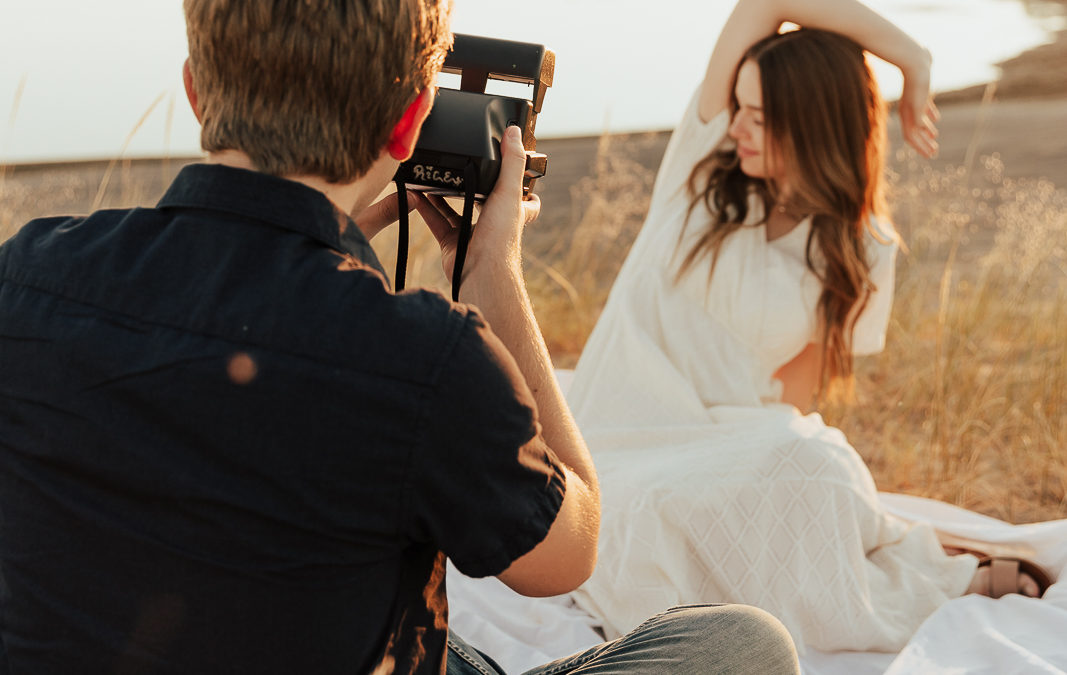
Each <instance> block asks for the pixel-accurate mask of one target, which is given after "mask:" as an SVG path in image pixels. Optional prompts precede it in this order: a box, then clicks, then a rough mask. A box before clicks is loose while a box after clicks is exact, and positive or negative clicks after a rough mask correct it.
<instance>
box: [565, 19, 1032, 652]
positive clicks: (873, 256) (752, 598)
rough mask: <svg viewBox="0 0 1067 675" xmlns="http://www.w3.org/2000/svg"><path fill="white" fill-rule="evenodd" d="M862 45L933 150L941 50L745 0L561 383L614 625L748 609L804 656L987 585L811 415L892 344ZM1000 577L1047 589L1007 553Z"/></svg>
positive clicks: (878, 138) (883, 640) (862, 638)
mask: <svg viewBox="0 0 1067 675" xmlns="http://www.w3.org/2000/svg"><path fill="white" fill-rule="evenodd" d="M784 21H792V22H795V23H797V24H799V25H801V26H803V27H804V28H801V29H800V30H799V31H796V32H789V33H785V34H777V31H778V28H779V26H780V25H781V24H782V22H784ZM816 29H824V30H816ZM827 31H833V32H827ZM845 36H847V37H845ZM860 45H863V47H865V48H866V49H868V50H870V51H872V52H873V53H875V54H876V55H878V56H880V57H882V58H884V59H885V60H887V61H889V62H890V63H893V64H895V65H897V66H898V67H899V68H900V69H901V70H902V72H903V74H904V93H903V97H902V100H901V104H900V115H901V121H902V129H903V133H904V136H905V138H906V139H907V141H908V142H909V143H910V144H911V145H913V146H914V147H915V148H916V149H917V150H918V151H919V152H921V153H922V154H923V155H926V156H931V155H933V154H934V152H935V151H936V141H935V137H936V130H935V128H934V123H935V121H936V117H937V113H936V110H935V109H934V107H933V105H932V104H931V103H929V63H930V57H929V54H928V53H927V52H926V50H924V49H922V48H921V47H919V46H918V45H917V44H916V43H915V42H914V41H912V40H911V39H910V38H909V37H908V36H907V35H905V34H904V33H902V32H901V31H900V30H899V29H897V28H896V27H894V26H893V25H891V24H890V23H888V22H887V21H885V20H884V19H882V18H881V17H879V16H878V15H877V14H875V13H873V12H872V11H870V10H869V9H867V8H866V7H864V6H863V5H860V4H858V3H856V2H853V1H852V0H803V1H800V0H798V1H796V2H790V1H788V0H741V2H740V3H739V4H738V6H737V7H736V9H735V10H734V12H733V14H732V15H731V16H730V18H729V20H728V22H727V24H726V26H725V27H724V29H723V31H722V34H721V36H720V37H719V40H718V42H717V44H716V45H715V48H714V50H713V53H712V55H711V59H710V62H709V64H708V69H707V73H706V76H705V78H704V81H703V82H702V84H701V85H700V88H699V89H698V91H697V93H696V95H695V96H694V98H693V101H692V103H691V104H690V106H689V108H688V110H687V112H686V113H685V117H684V119H683V120H682V122H681V124H680V126H679V127H678V128H677V130H676V131H675V132H674V135H673V137H672V139H671V142H670V144H669V145H668V148H667V152H666V155H665V157H664V159H663V163H662V165H661V168H660V171H659V175H658V177H657V180H656V186H655V189H654V192H653V196H652V202H651V206H650V209H649V213H648V217H647V220H646V224H645V227H644V229H643V230H642V232H641V234H640V236H639V237H638V239H637V241H636V242H635V244H634V246H633V248H632V250H631V253H630V255H629V257H628V259H627V261H626V263H625V265H624V266H623V268H622V270H621V272H620V274H619V277H618V279H617V281H616V282H615V286H614V288H613V290H612V293H611V296H610V298H609V300H608V303H607V305H606V307H605V309H604V313H603V315H602V317H601V319H600V321H599V323H598V324H597V326H596V328H595V330H594V331H593V333H592V335H591V337H590V339H589V342H588V344H587V346H586V348H585V350H584V353H583V355H582V358H581V360H580V362H579V364H578V367H577V370H576V372H575V376H574V381H573V384H572V387H571V389H570V391H569V395H568V399H569V402H570V403H571V405H572V408H573V410H574V412H575V415H576V418H577V420H578V423H579V425H580V426H581V428H582V431H583V434H584V435H585V437H586V440H587V442H588V443H589V445H590V447H591V449H592V450H593V452H594V457H595V461H596V464H597V467H598V471H599V474H600V483H601V489H602V502H603V524H602V533H601V546H600V558H599V562H598V567H597V570H596V572H595V573H594V575H593V577H592V578H591V579H590V581H589V582H588V583H587V584H585V585H584V586H583V587H582V588H581V589H579V591H578V593H577V601H578V603H579V604H580V605H581V606H582V607H583V608H585V609H586V610H587V611H589V612H590V613H592V614H593V615H594V616H596V617H598V618H600V619H601V620H602V621H603V622H604V624H605V628H606V630H607V632H608V633H609V637H611V636H612V635H614V634H617V633H622V632H624V631H625V630H627V629H628V628H630V627H631V626H632V625H633V624H634V623H636V622H637V621H639V620H640V618H643V617H644V616H647V615H649V614H652V613H655V612H656V611H660V610H662V609H664V608H666V607H668V606H670V605H674V604H681V603H687V602H709V601H711V602H740V603H747V604H753V605H756V606H758V607H761V608H763V609H766V610H768V611H770V612H771V613H772V614H774V615H775V616H777V617H778V618H780V619H781V620H782V621H783V623H785V625H786V627H787V628H788V629H789V630H790V632H791V633H792V635H793V637H794V639H795V640H796V642H797V644H798V645H800V646H801V647H802V646H803V645H805V644H807V645H809V646H814V647H817V648H819V649H823V650H838V649H851V650H865V651H870V650H875V651H896V650H898V649H900V648H901V647H902V646H903V644H904V643H905V642H906V641H907V639H908V638H909V637H910V636H911V634H912V633H913V632H914V631H915V630H916V629H917V627H918V626H919V624H920V623H921V622H922V621H923V620H924V619H925V618H926V617H927V616H928V615H929V614H930V613H931V612H932V611H933V610H934V609H935V608H936V607H937V606H938V605H940V604H941V603H942V602H944V601H946V600H948V599H950V598H954V597H957V596H960V595H962V594H964V593H965V592H974V591H985V592H988V589H989V586H990V581H989V577H990V570H989V568H988V567H981V568H979V567H978V561H977V559H976V558H975V557H973V556H970V555H957V556H949V555H946V553H945V552H944V551H943V549H942V547H941V545H940V544H939V543H938V539H937V537H936V535H935V533H934V531H933V530H932V529H930V528H929V527H926V526H922V525H909V524H907V523H905V522H903V521H900V520H898V519H895V518H893V517H892V516H890V515H888V514H887V513H885V512H884V511H883V510H882V508H881V507H880V505H879V502H878V498H877V493H876V489H875V485H874V482H873V480H872V478H871V475H870V472H869V471H868V469H867V467H866V466H865V465H864V463H863V461H862V459H861V458H860V457H859V455H858V454H857V453H856V452H855V450H853V448H852V447H851V446H850V445H849V444H848V442H847V441H846V440H845V438H844V436H843V435H842V434H841V432H840V431H838V430H837V429H834V428H831V427H828V426H826V425H825V424H824V423H823V422H822V419H821V418H820V417H819V416H818V415H817V414H811V415H807V416H805V415H803V414H802V413H801V412H800V411H806V410H808V409H809V408H810V407H811V405H812V403H813V402H815V401H821V400H823V399H824V398H825V397H826V395H827V394H828V393H829V392H830V391H831V389H833V388H834V387H835V386H836V387H841V386H844V387H845V388H847V383H848V382H849V380H850V377H851V373H852V357H853V355H854V354H864V353H871V352H875V351H878V350H880V349H881V347H882V345H883V341H884V333H885V328H886V323H887V321H888V316H889V309H890V305H891V295H892V292H893V265H894V257H895V253H896V234H895V233H894V231H893V229H892V227H891V226H890V225H889V223H888V221H886V219H885V213H884V206H883V203H882V153H883V145H884V121H885V109H884V105H883V103H882V101H881V99H880V97H879V95H878V90H877V86H876V84H875V82H874V80H873V79H872V77H871V74H870V72H869V70H868V68H867V66H866V64H865V62H864V57H863V52H862V49H861V48H860ZM998 565H999V563H998ZM1035 574H1036V572H1035ZM1000 583H1001V582H1000V581H998V584H1000ZM1010 586H1011V587H1010V588H1009V589H1008V590H1010V591H1018V592H1024V593H1026V594H1029V595H1037V594H1039V592H1040V589H1039V588H1038V587H1037V584H1036V583H1035V581H1034V578H1033V577H1032V576H1030V575H1027V574H1020V573H1019V572H1018V567H1013V568H1011V570H1010ZM1003 590H1004V589H999V590H998V592H1002V591H1003Z"/></svg>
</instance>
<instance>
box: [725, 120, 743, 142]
mask: <svg viewBox="0 0 1067 675" xmlns="http://www.w3.org/2000/svg"><path fill="white" fill-rule="evenodd" d="M726 133H727V135H728V136H729V137H730V138H732V139H734V140H737V139H738V138H740V137H741V136H742V134H743V133H744V123H743V122H742V121H741V116H740V115H734V118H733V119H732V120H730V127H729V128H728V129H727V130H726Z"/></svg>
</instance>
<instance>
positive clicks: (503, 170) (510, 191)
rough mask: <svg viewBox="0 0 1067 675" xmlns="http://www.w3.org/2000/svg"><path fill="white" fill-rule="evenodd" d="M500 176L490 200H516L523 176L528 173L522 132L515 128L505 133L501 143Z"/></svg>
mask: <svg viewBox="0 0 1067 675" xmlns="http://www.w3.org/2000/svg"><path fill="white" fill-rule="evenodd" d="M500 154H501V158H500V175H499V176H497V179H496V186H495V187H494V188H493V193H492V194H491V195H489V199H493V197H494V196H496V195H499V197H497V199H505V198H506V199H515V196H516V194H515V193H516V192H518V191H521V190H522V176H523V173H525V171H526V150H525V148H523V147H522V131H521V130H520V129H519V128H518V127H515V126H511V127H508V128H507V129H506V130H505V131H504V137H503V138H502V139H501V142H500Z"/></svg>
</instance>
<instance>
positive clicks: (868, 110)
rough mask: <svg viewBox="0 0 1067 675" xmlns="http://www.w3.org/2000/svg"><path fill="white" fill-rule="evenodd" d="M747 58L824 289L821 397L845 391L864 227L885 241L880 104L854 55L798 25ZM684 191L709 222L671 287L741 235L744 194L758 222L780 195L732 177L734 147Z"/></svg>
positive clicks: (862, 284) (863, 293) (850, 46)
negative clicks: (806, 220) (757, 207)
mask: <svg viewBox="0 0 1067 675" xmlns="http://www.w3.org/2000/svg"><path fill="white" fill-rule="evenodd" d="M747 61H751V62H753V63H755V64H756V65H757V66H758V67H759V72H760V79H761V87H762V95H763V120H764V130H765V132H764V138H765V139H766V140H765V144H766V145H767V146H768V147H765V148H764V156H765V157H769V158H774V159H775V160H776V161H780V162H781V163H782V164H783V167H782V168H783V169H784V171H785V173H786V174H787V175H788V176H789V180H790V190H791V193H790V195H789V200H788V205H787V208H788V209H789V211H790V212H792V213H797V214H805V215H811V217H812V227H811V233H810V235H809V236H808V242H807V250H806V259H807V265H808V267H809V268H810V269H811V270H812V272H814V274H815V275H816V276H817V277H818V278H819V280H820V281H821V282H822V293H821V296H820V298H819V304H818V314H819V320H820V323H821V326H820V336H819V341H820V342H821V343H822V372H821V373H820V377H819V388H818V399H820V400H821V399H824V398H825V397H826V395H827V393H828V392H829V391H830V388H831V385H844V387H843V388H844V389H845V390H846V391H851V383H852V333H853V328H854V326H855V320H856V317H857V316H859V314H860V312H862V311H863V308H864V306H865V305H866V303H867V298H868V297H869V296H870V292H871V290H873V284H872V282H871V279H870V265H869V264H868V262H867V256H866V246H865V245H864V239H865V237H864V234H865V231H866V230H867V229H868V228H870V229H871V231H872V232H873V233H874V234H875V236H876V237H879V238H882V239H884V235H880V233H879V232H878V230H876V229H873V228H874V220H875V218H876V217H880V216H883V215H884V214H885V200H884V194H883V178H882V166H883V164H882V163H883V157H884V153H885V118H886V111H885V103H884V102H883V100H882V97H881V94H880V93H879V91H878V85H877V83H876V82H875V80H874V77H873V76H872V75H871V72H870V69H869V68H868V67H867V63H866V61H865V60H864V55H863V49H862V48H861V47H860V46H859V45H858V44H856V43H855V42H853V41H852V40H850V39H848V38H846V37H844V36H842V35H838V34H836V33H831V32H827V31H821V30H813V29H804V28H802V29H800V30H796V31H791V32H787V33H781V34H777V35H772V36H770V37H767V38H765V39H764V40H761V41H760V42H757V43H756V44H754V45H753V46H752V47H751V48H750V49H749V50H748V52H747V53H746V54H745V56H744V58H743V59H742V60H741V63H742V64H743V63H745V62H747ZM739 67H740V65H739ZM736 79H737V73H736V71H735V73H734V82H733V83H732V84H731V87H730V91H731V94H730V108H731V109H730V113H731V115H733V114H735V113H736V112H737V107H738V103H737V99H736V96H735V94H734V87H735V85H736ZM772 144H773V147H771V145H772ZM689 191H690V194H691V195H693V200H692V203H691V204H690V216H691V215H692V212H693V210H694V209H695V208H696V206H697V205H698V204H699V203H701V202H703V204H704V206H705V207H706V208H707V210H708V212H709V213H710V214H711V216H712V221H711V223H710V225H708V226H707V228H706V229H705V231H704V232H702V233H701V235H700V237H699V238H698V240H697V242H696V244H695V245H693V247H692V248H690V249H689V251H688V252H686V254H685V257H684V258H683V260H682V263H681V266H680V268H679V270H678V274H677V278H678V279H680V278H681V277H682V276H683V275H684V274H685V273H686V272H687V271H689V269H690V268H691V267H692V266H693V264H694V263H696V262H697V261H698V260H700V259H702V258H703V257H704V256H710V257H711V270H712V271H714V267H715V263H716V262H717V260H718V255H719V251H720V249H721V247H722V243H723V241H724V240H725V239H726V238H727V237H728V236H729V235H730V234H731V233H733V232H735V231H737V230H738V229H740V228H741V227H744V223H745V221H746V218H747V217H748V215H749V199H750V195H755V196H756V197H757V198H758V199H759V200H760V201H761V202H762V204H763V214H764V218H766V216H767V215H769V214H771V213H772V209H773V207H774V205H775V203H776V199H777V197H778V186H776V185H775V184H774V182H773V181H771V180H764V179H762V178H752V177H749V176H747V175H745V174H744V173H743V172H742V171H741V167H740V162H739V161H738V156H737V151H736V150H735V149H734V148H732V147H730V148H726V149H717V150H715V151H713V152H711V154H709V155H708V156H707V157H705V158H704V159H702V160H701V161H700V162H698V163H697V165H696V167H694V169H693V171H692V173H691V174H690V176H689ZM687 226H688V223H687ZM683 234H684V231H683ZM816 247H817V252H816ZM816 261H818V264H816ZM710 275H711V272H709V282H710ZM834 388H835V389H837V386H835V387H834Z"/></svg>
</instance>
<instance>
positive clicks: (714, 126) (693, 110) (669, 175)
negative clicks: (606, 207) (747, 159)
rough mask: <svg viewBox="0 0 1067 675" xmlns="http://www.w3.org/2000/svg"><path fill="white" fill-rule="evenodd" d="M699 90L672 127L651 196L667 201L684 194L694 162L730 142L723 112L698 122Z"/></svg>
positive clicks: (727, 124)
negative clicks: (678, 120) (705, 120)
mask: <svg viewBox="0 0 1067 675" xmlns="http://www.w3.org/2000/svg"><path fill="white" fill-rule="evenodd" d="M699 103H700V87H699V86H698V87H697V89H696V91H694V92H693V96H692V98H690V100H689V105H688V106H686V109H685V114H684V115H682V119H681V121H680V122H679V123H678V126H677V127H675V129H674V133H673V134H671V139H670V141H669V142H668V143H667V149H666V151H665V152H664V154H663V160H662V161H661V162H660V166H659V172H658V173H657V174H656V186H655V190H654V192H653V194H654V195H656V196H658V197H660V198H663V199H670V198H672V197H675V196H677V195H678V194H679V191H681V194H685V190H686V185H687V183H688V181H689V174H690V173H692V171H693V167H694V166H696V163H697V162H699V161H700V160H702V159H703V158H704V157H706V156H707V155H708V154H709V153H710V152H711V151H712V150H713V149H715V148H716V147H718V146H719V145H720V144H723V143H730V142H732V141H730V139H728V138H727V137H726V131H727V129H728V128H729V126H730V113H729V111H728V110H723V111H721V112H719V113H718V114H717V115H715V116H714V117H712V118H711V119H710V120H708V121H707V122H704V121H703V120H701V119H700V112H699V107H700V106H699Z"/></svg>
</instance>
